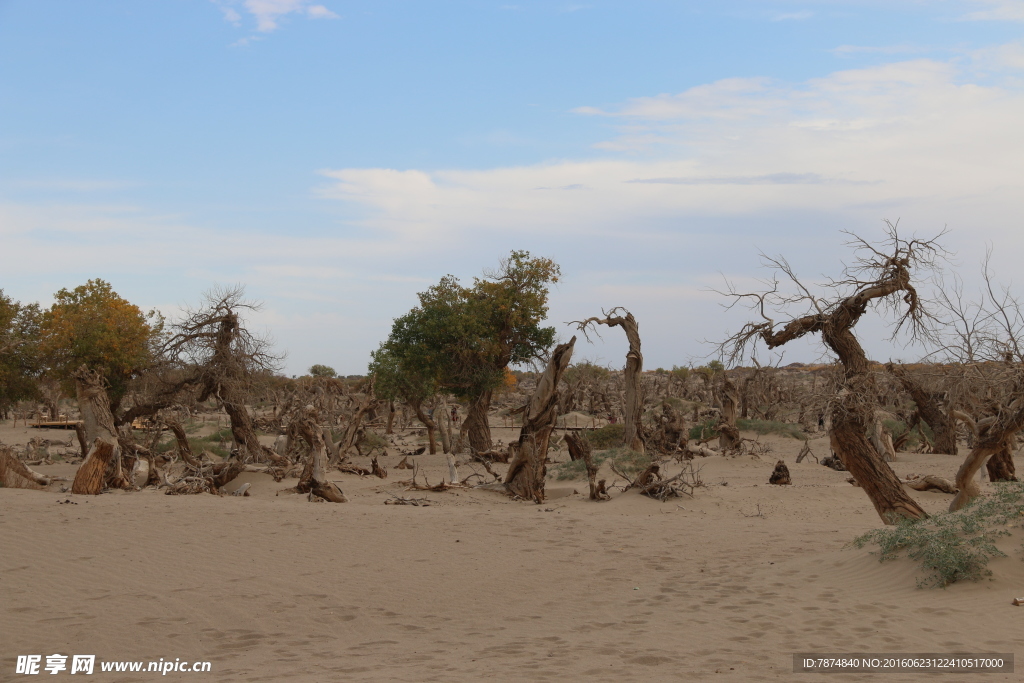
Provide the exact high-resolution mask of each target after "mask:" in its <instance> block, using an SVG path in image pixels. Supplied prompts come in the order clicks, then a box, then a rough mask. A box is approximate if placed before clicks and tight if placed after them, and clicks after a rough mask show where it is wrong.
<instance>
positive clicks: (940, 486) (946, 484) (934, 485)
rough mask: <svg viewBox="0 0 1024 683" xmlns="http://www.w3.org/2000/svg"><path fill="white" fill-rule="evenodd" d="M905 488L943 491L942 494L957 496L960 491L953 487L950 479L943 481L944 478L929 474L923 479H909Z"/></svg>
mask: <svg viewBox="0 0 1024 683" xmlns="http://www.w3.org/2000/svg"><path fill="white" fill-rule="evenodd" d="M903 485H904V486H908V487H910V488H912V489H914V490H915V491H941V492H942V493H949V494H955V493H956V492H957V491H959V489H958V488H957V487H956V486H954V485H953V482H951V481H950V480H949V479H943V478H942V477H936V476H935V475H933V474H928V475H925V476H923V477H908V478H907V479H906V480H904V481H903Z"/></svg>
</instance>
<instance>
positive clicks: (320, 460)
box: [295, 411, 348, 503]
mask: <svg viewBox="0 0 1024 683" xmlns="http://www.w3.org/2000/svg"><path fill="white" fill-rule="evenodd" d="M315 418H316V416H315V413H314V412H313V411H310V412H309V413H307V416H306V418H305V419H304V420H303V421H302V422H301V424H300V426H299V430H300V433H301V434H302V438H303V439H305V441H306V443H308V444H309V448H310V454H309V460H308V461H307V462H306V466H305V468H303V470H302V475H301V476H300V477H299V483H298V484H297V485H296V486H295V488H296V490H298V491H299V492H300V493H313V494H314V495H316V496H319V497H321V498H323V499H324V500H326V501H329V502H331V503H347V502H348V499H347V498H345V494H344V493H342V492H341V489H339V488H338V487H337V485H335V484H334V482H332V481H328V479H327V446H326V444H324V437H323V434H322V433H321V431H320V428H319V427H318V426H317V424H316V419H315Z"/></svg>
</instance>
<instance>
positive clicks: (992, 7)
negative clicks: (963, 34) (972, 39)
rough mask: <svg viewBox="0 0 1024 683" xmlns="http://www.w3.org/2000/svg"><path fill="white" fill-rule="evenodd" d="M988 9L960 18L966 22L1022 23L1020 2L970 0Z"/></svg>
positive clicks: (1022, 6) (1021, 3) (1023, 13)
mask: <svg viewBox="0 0 1024 683" xmlns="http://www.w3.org/2000/svg"><path fill="white" fill-rule="evenodd" d="M972 1H973V2H974V3H975V4H980V5H985V6H987V7H988V9H984V10H978V11H975V12H969V13H967V14H965V15H964V16H963V17H961V18H962V19H964V20H967V21H1024V1H1022V0H972Z"/></svg>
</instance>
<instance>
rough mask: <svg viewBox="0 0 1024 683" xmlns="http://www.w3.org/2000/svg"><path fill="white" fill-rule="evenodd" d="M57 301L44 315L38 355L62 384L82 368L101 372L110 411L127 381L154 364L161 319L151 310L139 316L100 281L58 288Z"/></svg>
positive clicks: (129, 305) (125, 387)
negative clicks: (41, 356) (69, 287)
mask: <svg viewBox="0 0 1024 683" xmlns="http://www.w3.org/2000/svg"><path fill="white" fill-rule="evenodd" d="M55 298H56V302H55V303H54V304H53V306H51V307H50V309H49V310H47V311H46V312H45V313H44V314H43V316H42V325H41V329H40V352H41V353H42V355H43V357H44V359H45V360H46V362H47V365H48V366H49V368H50V369H51V370H52V371H53V373H54V375H55V376H56V377H57V378H58V379H60V380H62V381H64V382H70V381H71V377H72V373H74V371H75V370H77V369H78V368H79V367H81V366H82V365H85V366H86V367H88V368H89V369H90V370H93V371H98V372H100V373H102V374H103V376H104V378H105V379H106V381H107V384H108V387H107V392H108V395H109V397H110V402H111V411H112V412H114V411H115V410H116V408H117V406H118V405H119V404H120V402H121V399H123V398H124V395H125V393H126V392H127V390H128V383H129V381H130V380H131V379H132V378H133V377H135V376H136V375H138V374H139V373H141V372H142V371H143V370H145V369H146V368H148V367H149V366H150V365H151V363H152V362H153V358H154V353H155V352H154V345H155V343H156V342H157V340H158V339H159V336H160V333H161V331H162V329H163V319H162V318H161V317H160V315H159V314H158V313H156V312H155V311H151V312H150V313H148V314H145V313H143V312H142V310H141V309H140V308H139V307H138V306H136V305H135V304H133V303H131V302H130V301H128V300H127V299H124V298H122V297H121V296H120V295H118V294H117V292H115V291H114V290H113V289H112V288H111V286H110V284H109V283H107V282H104V281H103V280H99V279H97V280H89V281H88V282H86V283H85V284H84V285H81V286H79V287H75V288H74V289H71V290H68V289H62V290H60V291H59V292H57V294H56V295H55Z"/></svg>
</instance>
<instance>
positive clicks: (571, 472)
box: [548, 460, 587, 481]
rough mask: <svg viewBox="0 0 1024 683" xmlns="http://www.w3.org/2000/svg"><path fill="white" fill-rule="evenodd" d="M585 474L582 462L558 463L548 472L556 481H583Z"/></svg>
mask: <svg viewBox="0 0 1024 683" xmlns="http://www.w3.org/2000/svg"><path fill="white" fill-rule="evenodd" d="M586 474H587V465H586V463H584V462H583V461H582V460H568V461H566V462H560V463H558V464H557V465H555V466H554V467H552V468H551V469H550V470H549V471H548V476H552V477H554V478H555V479H557V480H558V481H565V480H566V479H583V478H584V477H585V476H586Z"/></svg>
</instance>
